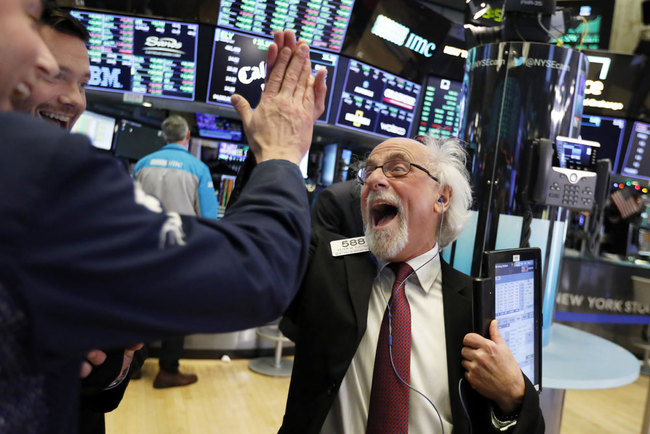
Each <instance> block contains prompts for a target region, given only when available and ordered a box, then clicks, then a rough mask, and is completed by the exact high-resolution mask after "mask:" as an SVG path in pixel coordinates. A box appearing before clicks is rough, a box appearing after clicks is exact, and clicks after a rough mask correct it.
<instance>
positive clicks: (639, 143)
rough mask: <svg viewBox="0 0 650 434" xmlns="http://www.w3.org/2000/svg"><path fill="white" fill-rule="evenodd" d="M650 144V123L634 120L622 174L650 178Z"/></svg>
mask: <svg viewBox="0 0 650 434" xmlns="http://www.w3.org/2000/svg"><path fill="white" fill-rule="evenodd" d="M648 144H650V124H647V123H645V122H640V121H637V122H634V124H633V125H632V131H631V132H630V139H629V141H628V144H627V153H626V154H625V161H624V162H623V170H621V175H627V176H634V177H635V178H643V179H650V155H649V154H648V152H647V151H648Z"/></svg>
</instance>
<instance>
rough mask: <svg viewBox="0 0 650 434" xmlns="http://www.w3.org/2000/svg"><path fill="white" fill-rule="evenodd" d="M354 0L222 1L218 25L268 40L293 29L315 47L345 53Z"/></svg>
mask: <svg viewBox="0 0 650 434" xmlns="http://www.w3.org/2000/svg"><path fill="white" fill-rule="evenodd" d="M353 6H354V0H236V1H235V0H221V6H220V8H219V17H218V19H217V24H218V25H219V26H221V27H228V28H231V29H238V30H243V31H246V32H250V33H254V34H256V35H260V36H265V37H268V36H270V35H271V34H272V32H273V31H274V30H284V29H292V30H294V31H295V32H296V36H297V37H298V38H301V39H304V40H305V41H307V43H308V44H309V45H310V46H311V47H314V48H321V49H324V50H330V51H336V52H339V51H341V47H342V45H343V39H344V38H345V32H346V30H347V27H348V22H349V21H350V16H351V15H352V7H353Z"/></svg>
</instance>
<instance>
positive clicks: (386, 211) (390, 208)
mask: <svg viewBox="0 0 650 434" xmlns="http://www.w3.org/2000/svg"><path fill="white" fill-rule="evenodd" d="M398 211H399V210H398V209H397V207H396V206H394V205H391V204H388V203H379V204H377V205H374V206H373V207H372V209H371V210H370V217H371V218H372V223H373V226H374V227H381V226H385V225H387V224H388V223H390V222H391V221H393V219H394V218H395V217H396V216H397V213H398Z"/></svg>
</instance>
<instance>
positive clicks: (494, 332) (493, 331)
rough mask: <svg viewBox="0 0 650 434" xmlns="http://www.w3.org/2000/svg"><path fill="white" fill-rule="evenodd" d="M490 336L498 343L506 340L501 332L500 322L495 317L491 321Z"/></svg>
mask: <svg viewBox="0 0 650 434" xmlns="http://www.w3.org/2000/svg"><path fill="white" fill-rule="evenodd" d="M490 338H492V340H493V341H494V342H496V343H497V344H499V343H501V342H505V341H504V340H503V337H501V333H499V323H498V322H497V320H495V319H494V320H492V322H491V323H490Z"/></svg>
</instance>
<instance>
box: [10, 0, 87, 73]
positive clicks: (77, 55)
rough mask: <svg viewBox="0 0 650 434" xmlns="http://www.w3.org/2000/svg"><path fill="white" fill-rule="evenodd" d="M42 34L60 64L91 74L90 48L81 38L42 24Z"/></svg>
mask: <svg viewBox="0 0 650 434" xmlns="http://www.w3.org/2000/svg"><path fill="white" fill-rule="evenodd" d="M0 1H2V0H0ZM40 34H41V36H42V38H43V41H45V44H46V45H47V47H48V48H49V49H50V51H51V52H52V55H53V56H54V58H55V59H56V61H57V62H58V63H59V66H61V67H65V68H67V69H73V70H75V71H76V70H79V73H81V74H89V71H88V70H89V63H90V62H89V59H88V50H87V49H86V44H84V42H83V41H82V40H81V39H79V38H78V37H76V36H73V35H69V34H67V33H63V32H59V31H57V30H55V29H53V28H52V27H50V26H42V27H41V29H40Z"/></svg>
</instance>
